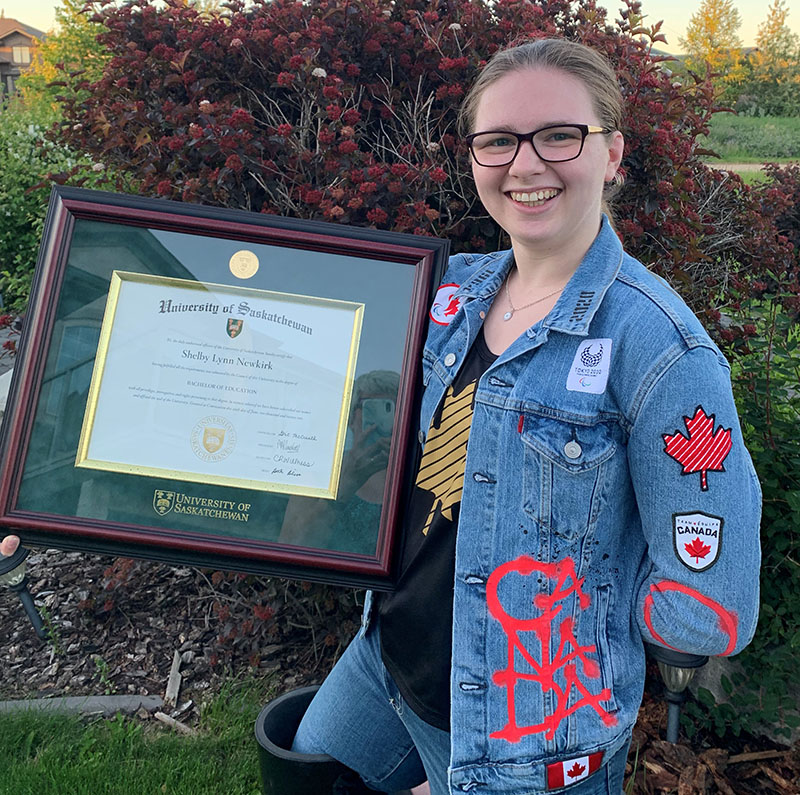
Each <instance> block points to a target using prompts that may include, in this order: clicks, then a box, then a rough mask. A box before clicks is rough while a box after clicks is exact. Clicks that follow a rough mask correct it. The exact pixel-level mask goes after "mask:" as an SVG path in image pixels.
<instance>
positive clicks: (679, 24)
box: [0, 0, 800, 53]
mask: <svg viewBox="0 0 800 795" xmlns="http://www.w3.org/2000/svg"><path fill="white" fill-rule="evenodd" d="M700 2H701V0H642V10H643V11H644V13H645V14H646V16H647V17H648V18H647V19H646V20H645V24H651V25H652V24H654V23H655V22H658V21H659V20H664V25H663V28H662V31H663V33H664V34H665V35H666V37H667V42H668V43H667V46H665V47H663V49H664V50H666V51H667V52H671V53H678V52H680V51H681V48H680V44H679V43H678V38H679V37H681V36H683V35H684V34H685V32H686V26H687V25H688V24H689V19H690V17H691V16H692V14H694V13H695V11H697V9H698V8H699V7H700ZM599 3H600V5H602V6H605V8H606V9H608V10H609V12H610V16H611V18H612V19H614V18H616V17H617V16H618V12H619V8H620V7H621V6H622V3H620V2H619V1H618V0H599ZM734 4H735V6H736V8H737V9H738V10H739V14H740V16H741V18H742V27H741V28H740V29H739V38H741V40H742V43H743V44H744V46H745V47H750V46H752V45H754V44H755V40H756V33H757V31H758V26H759V25H760V24H761V23H762V22H763V21H764V19H765V18H766V16H767V9H768V7H769V5H770V4H771V0H735V2H734ZM57 5H59V3H57V2H56V0H0V8H2V9H4V10H5V15H6V16H7V17H13V18H14V19H18V20H19V21H20V22H24V23H25V24H27V25H30V26H32V27H34V28H37V29H39V30H43V31H45V32H46V31H48V30H49V29H50V28H52V27H53V25H54V24H55V7H56V6H57ZM786 5H787V6H788V8H789V19H788V23H789V27H791V28H792V30H794V32H795V33H798V34H800V0H789V2H788V3H787V4H786Z"/></svg>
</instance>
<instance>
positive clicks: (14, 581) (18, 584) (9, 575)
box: [0, 544, 47, 640]
mask: <svg viewBox="0 0 800 795" xmlns="http://www.w3.org/2000/svg"><path fill="white" fill-rule="evenodd" d="M29 554H30V553H29V550H27V549H25V547H23V546H22V545H21V544H20V546H18V547H17V548H16V550H15V551H14V553H13V554H11V555H7V556H6V555H0V585H7V586H8V587H9V588H10V589H11V590H12V591H16V592H17V594H19V598H20V601H21V602H22V606H23V607H24V608H25V612H26V613H27V614H28V618H29V619H30V620H31V624H33V628H34V630H35V631H36V634H37V635H38V636H39V637H40V638H41V639H42V640H45V639H46V638H47V630H46V629H45V627H44V623H43V622H42V618H41V616H40V615H39V611H38V610H37V609H36V605H35V604H34V603H33V597H32V596H31V592H30V591H29V590H28V578H27V577H26V576H25V558H27V557H28V555H29Z"/></svg>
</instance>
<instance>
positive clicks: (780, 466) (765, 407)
mask: <svg viewBox="0 0 800 795" xmlns="http://www.w3.org/2000/svg"><path fill="white" fill-rule="evenodd" d="M781 297H783V296H780V295H769V294H765V295H764V296H762V298H761V299H760V300H758V301H753V302H749V303H747V304H743V305H742V309H741V314H742V316H741V318H740V319H741V320H742V321H743V322H744V323H745V324H752V325H753V326H754V328H755V334H754V335H752V336H750V337H749V338H747V339H746V340H745V339H744V338H740V339H737V340H735V341H734V343H733V345H732V346H731V349H730V350H729V356H730V358H731V360H732V365H733V370H734V376H735V379H734V392H735V396H736V402H737V406H738V408H739V414H740V417H741V421H742V432H743V434H744V438H745V442H746V444H747V447H748V450H749V451H750V455H751V456H752V458H753V463H754V464H755V468H756V471H757V473H758V476H759V480H760V482H761V488H762V491H763V514H762V520H761V545H762V566H761V617H760V620H759V623H758V629H757V631H756V635H755V638H754V639H753V642H752V643H751V644H750V646H748V647H747V648H746V649H745V650H744V651H743V652H742V654H741V655H739V656H738V657H737V658H736V660H737V661H738V662H739V663H740V664H741V671H735V672H734V673H732V674H731V677H730V679H728V678H727V677H723V678H722V681H721V684H722V687H723V690H724V691H725V692H726V694H727V697H728V699H729V700H728V702H727V703H723V704H715V703H714V697H713V695H712V694H711V693H710V692H709V691H707V690H702V689H701V690H700V691H699V694H698V698H699V702H700V703H699V704H693V705H689V707H688V709H687V717H688V719H689V720H688V721H687V723H686V726H687V729H689V730H690V731H692V730H698V729H700V730H705V731H708V730H710V731H713V732H715V733H716V734H718V735H720V736H721V735H724V734H726V733H727V732H733V733H734V734H736V735H738V734H739V733H740V732H741V731H743V730H746V731H751V732H753V731H757V730H758V728H759V726H762V725H768V726H770V727H771V728H772V730H773V731H774V732H775V733H777V734H783V735H786V736H788V735H789V733H790V730H791V729H793V728H796V727H797V726H800V715H798V710H797V693H796V692H795V693H792V692H787V683H790V682H797V656H798V653H800V564H799V563H798V560H800V437H798V434H797V426H798V422H800V392H798V390H797V384H798V382H800V330H798V327H797V324H796V323H795V322H793V321H792V320H791V319H790V318H789V317H788V316H787V314H786V313H784V312H783V311H782V310H781V309H780V302H779V299H780V298H781Z"/></svg>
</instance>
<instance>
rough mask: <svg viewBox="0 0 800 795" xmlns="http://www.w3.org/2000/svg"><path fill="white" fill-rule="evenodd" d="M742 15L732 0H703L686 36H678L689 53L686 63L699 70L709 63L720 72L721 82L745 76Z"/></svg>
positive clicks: (701, 70) (703, 70) (721, 83)
mask: <svg viewBox="0 0 800 795" xmlns="http://www.w3.org/2000/svg"><path fill="white" fill-rule="evenodd" d="M741 24H742V18H741V16H740V15H739V12H738V10H737V9H736V7H735V6H734V5H733V0H703V2H702V3H701V4H700V8H699V9H698V10H697V12H696V13H695V14H694V15H693V16H692V18H691V19H690V20H689V26H688V27H687V28H686V38H685V39H683V38H681V39H679V41H680V44H681V47H683V48H684V49H685V50H686V52H687V54H688V58H687V65H688V66H689V68H690V69H692V70H693V71H696V72H698V73H703V72H705V69H706V64H707V65H708V66H709V67H710V68H711V71H712V72H714V73H716V74H718V75H720V78H719V85H720V86H724V84H725V83H731V82H735V81H736V80H738V79H740V78H741V76H742V70H741V66H740V63H741V59H742V42H741V40H740V39H739V37H738V36H737V31H738V30H739V28H740V27H741Z"/></svg>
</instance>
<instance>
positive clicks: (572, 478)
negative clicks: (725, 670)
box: [420, 219, 760, 795]
mask: <svg viewBox="0 0 800 795" xmlns="http://www.w3.org/2000/svg"><path fill="white" fill-rule="evenodd" d="M512 265H513V255H512V252H511V251H505V252H499V253H494V254H486V255H483V254H478V255H474V254H473V255H464V254H459V255H456V256H454V257H452V258H451V261H450V266H449V268H448V271H447V274H446V276H445V279H444V282H443V284H444V285H450V287H448V288H447V289H446V290H444V291H442V290H440V293H439V296H440V297H441V296H444V297H445V298H446V299H447V300H448V306H449V309H448V314H447V315H445V314H443V313H442V312H441V311H439V312H432V318H433V319H434V320H435V322H431V324H430V329H429V334H428V338H427V342H426V345H425V350H424V358H423V381H424V387H425V390H424V393H423V398H422V408H421V418H420V429H421V435H420V438H421V439H424V434H425V433H427V431H428V428H429V426H430V422H431V418H432V417H433V415H434V413H435V411H436V408H437V406H438V405H439V403H440V401H441V400H442V397H443V395H444V393H445V390H446V389H447V387H448V386H449V385H450V383H451V382H452V381H453V379H454V377H455V375H456V373H457V372H458V369H459V367H460V366H461V364H462V362H463V360H464V357H465V356H466V354H467V351H468V350H469V348H470V346H471V345H472V343H473V341H474V339H475V337H476V335H477V333H478V331H479V328H480V326H481V323H482V322H483V317H484V316H485V313H486V312H487V311H488V310H489V307H490V306H491V303H492V301H493V300H494V299H495V297H496V296H497V294H498V291H499V290H500V288H501V286H502V284H503V280H504V279H505V277H506V275H507V273H508V271H509V269H510V268H511V266H512ZM434 309H436V307H434ZM440 310H441V308H440ZM759 520H760V488H759V485H758V481H757V479H756V475H755V472H754V470H753V466H752V463H751V461H750V457H749V455H748V453H747V451H746V449H745V448H744V445H743V442H742V434H741V430H740V427H739V422H738V419H737V415H736V408H735V406H734V401H733V396H732V393H731V386H730V369H729V366H728V364H727V362H726V361H725V358H724V357H723V355H722V354H721V353H720V351H719V350H718V348H717V347H716V345H715V344H714V343H713V342H712V341H711V339H710V338H709V336H708V334H707V333H706V332H705V330H704V329H703V328H702V326H701V325H700V323H699V321H698V320H697V318H695V316H694V315H693V314H692V312H691V311H690V310H689V309H688V307H687V306H686V305H685V304H684V302H683V301H682V300H681V298H680V297H679V296H678V295H677V294H676V293H675V292H674V291H673V290H672V289H671V288H670V287H669V286H668V285H667V284H666V282H664V281H663V280H662V279H660V278H658V277H656V276H654V275H653V274H652V273H650V272H649V271H648V270H647V269H646V268H645V267H644V266H643V265H642V264H641V263H639V262H637V261H636V260H635V259H633V258H632V257H630V256H628V255H627V254H625V253H624V251H623V250H622V247H621V245H620V242H619V240H618V238H617V236H616V235H615V233H614V232H613V230H612V229H611V227H610V226H609V224H608V222H607V220H606V219H604V221H603V225H602V227H601V230H600V233H599V235H598V237H597V238H596V240H595V242H594V244H593V245H592V247H591V248H590V249H589V251H588V252H587V254H586V256H585V258H584V260H583V262H582V263H581V265H580V266H579V268H578V269H577V271H576V272H575V274H574V275H573V277H572V278H571V280H570V281H569V283H568V284H567V286H566V288H565V289H564V291H563V293H562V295H561V297H560V298H559V300H558V302H557V303H556V305H555V306H554V308H553V309H552V311H551V312H550V313H549V314H548V315H547V316H546V317H545V318H544V319H543V320H541V321H540V322H538V323H536V324H535V325H534V326H532V327H531V328H530V329H528V330H527V332H525V333H524V334H522V335H521V336H520V337H519V338H518V339H517V340H516V341H515V342H513V343H512V344H511V345H510V346H509V347H508V349H507V350H506V351H505V352H504V353H503V354H502V355H500V356H499V357H498V359H497V360H496V362H495V363H494V364H493V365H492V366H491V367H490V368H489V369H488V370H487V371H486V373H485V374H484V375H483V377H482V378H481V380H480V382H479V384H478V387H477V390H476V395H475V408H474V415H473V420H472V429H471V432H470V437H469V443H468V448H467V459H466V469H465V476H464V490H463V497H462V502H461V511H460V519H459V525H458V537H457V542H456V562H455V591H454V607H453V652H452V677H451V699H452V718H451V743H452V745H451V767H450V771H449V781H450V791H451V793H458V792H473V793H480V795H501V794H502V795H521V793H526V795H527V794H528V793H539V792H548V791H549V792H558V791H561V790H562V788H563V789H565V790H566V791H569V790H570V786H571V784H572V783H573V782H574V781H578V780H583V779H584V778H585V777H586V776H588V775H589V773H591V772H593V771H594V769H596V768H597V766H598V765H602V764H603V762H604V761H607V760H608V759H610V757H611V756H612V755H613V753H614V752H615V751H616V750H618V749H619V748H620V747H621V746H622V745H623V744H625V743H626V742H627V741H628V739H629V737H630V733H631V729H632V727H633V724H634V722H635V720H636V715H637V711H638V708H639V704H640V701H641V698H642V690H643V683H644V668H645V656H644V649H643V645H642V641H643V640H644V641H649V642H651V643H656V644H660V645H662V646H667V647H670V648H673V649H678V650H682V651H687V652H691V653H696V654H708V655H729V654H735V653H737V652H738V651H740V650H741V649H742V648H743V647H744V646H745V645H746V644H747V643H748V642H749V640H750V638H751V637H752V635H753V632H754V630H755V624H756V619H757V612H758V570H759V559H760V553H759V541H758V537H759ZM562 763H563V764H562Z"/></svg>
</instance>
